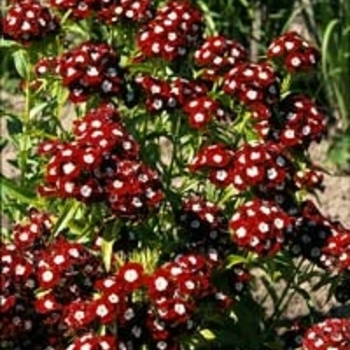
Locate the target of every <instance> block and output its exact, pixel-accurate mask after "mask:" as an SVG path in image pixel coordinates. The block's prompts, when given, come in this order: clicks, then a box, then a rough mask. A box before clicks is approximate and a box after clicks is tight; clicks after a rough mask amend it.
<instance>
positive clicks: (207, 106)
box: [183, 96, 225, 129]
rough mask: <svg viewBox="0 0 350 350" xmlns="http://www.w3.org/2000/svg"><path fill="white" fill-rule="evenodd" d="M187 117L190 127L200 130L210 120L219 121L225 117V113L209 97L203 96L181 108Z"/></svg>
mask: <svg viewBox="0 0 350 350" xmlns="http://www.w3.org/2000/svg"><path fill="white" fill-rule="evenodd" d="M183 111H184V112H185V114H187V116H188V121H189V124H190V126H192V127H193V128H194V129H202V128H204V127H205V126H207V125H208V124H209V123H210V121H211V120H212V119H216V118H217V119H221V118H223V117H224V116H225V111H224V110H223V109H222V108H221V107H220V105H219V103H218V102H217V101H216V100H214V99H213V98H211V97H209V96H203V97H199V98H196V99H193V100H191V101H189V102H188V103H187V104H186V105H185V106H184V108H183Z"/></svg>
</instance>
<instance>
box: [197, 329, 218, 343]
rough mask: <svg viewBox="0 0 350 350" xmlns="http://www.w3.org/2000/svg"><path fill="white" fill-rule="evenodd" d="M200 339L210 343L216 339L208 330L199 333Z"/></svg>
mask: <svg viewBox="0 0 350 350" xmlns="http://www.w3.org/2000/svg"><path fill="white" fill-rule="evenodd" d="M200 334H201V335H202V337H203V338H204V339H206V340H209V341H212V340H214V339H215V338H216V336H215V334H214V333H213V332H212V331H211V330H210V329H202V330H201V331H200Z"/></svg>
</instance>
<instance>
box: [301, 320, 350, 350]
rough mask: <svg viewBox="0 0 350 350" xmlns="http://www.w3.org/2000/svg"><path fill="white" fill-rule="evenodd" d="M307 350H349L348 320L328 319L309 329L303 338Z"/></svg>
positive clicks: (349, 327)
mask: <svg viewBox="0 0 350 350" xmlns="http://www.w3.org/2000/svg"><path fill="white" fill-rule="evenodd" d="M303 348H305V349H307V350H329V349H337V350H348V349H350V320H349V319H345V318H328V319H326V320H324V321H323V322H320V323H318V324H315V325H314V326H312V327H311V328H309V329H308V330H307V331H306V333H305V334H304V336H303Z"/></svg>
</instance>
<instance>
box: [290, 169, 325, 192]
mask: <svg viewBox="0 0 350 350" xmlns="http://www.w3.org/2000/svg"><path fill="white" fill-rule="evenodd" d="M294 182H295V184H296V186H297V187H298V188H300V189H304V190H306V191H310V192H312V191H314V190H316V189H318V190H321V191H323V190H324V185H323V174H322V173H321V172H320V171H317V170H316V169H313V168H311V169H304V170H299V171H298V172H296V174H295V176H294Z"/></svg>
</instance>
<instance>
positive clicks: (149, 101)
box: [135, 75, 208, 114]
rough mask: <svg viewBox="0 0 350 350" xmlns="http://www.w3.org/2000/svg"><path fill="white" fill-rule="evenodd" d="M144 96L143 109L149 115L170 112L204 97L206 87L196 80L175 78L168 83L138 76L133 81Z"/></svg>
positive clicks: (146, 76) (145, 76)
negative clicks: (144, 108)
mask: <svg viewBox="0 0 350 350" xmlns="http://www.w3.org/2000/svg"><path fill="white" fill-rule="evenodd" d="M135 82H136V84H137V86H139V87H140V89H141V91H142V93H143V94H144V95H145V97H146V100H145V107H146V109H147V111H148V112H150V113H152V114H153V113H160V112H162V111H167V112H171V111H174V110H175V109H184V108H185V106H186V105H188V104H189V103H190V102H191V101H192V100H193V99H196V98H198V99H199V98H201V97H204V96H206V94H207V91H208V89H207V87H206V86H205V85H204V84H203V83H201V82H199V81H196V80H191V81H190V80H187V79H184V78H175V79H173V80H172V81H170V82H167V81H164V80H161V79H159V78H154V77H151V76H148V75H140V76H138V77H136V80H135Z"/></svg>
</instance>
